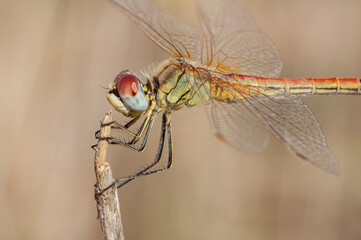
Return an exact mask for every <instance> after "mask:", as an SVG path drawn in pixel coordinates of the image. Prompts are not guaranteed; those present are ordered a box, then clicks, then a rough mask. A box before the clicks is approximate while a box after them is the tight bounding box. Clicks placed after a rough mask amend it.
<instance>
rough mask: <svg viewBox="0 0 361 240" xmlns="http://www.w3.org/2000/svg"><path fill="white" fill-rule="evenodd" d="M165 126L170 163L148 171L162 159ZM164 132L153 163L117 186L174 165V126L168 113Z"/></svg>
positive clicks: (164, 117)
mask: <svg viewBox="0 0 361 240" xmlns="http://www.w3.org/2000/svg"><path fill="white" fill-rule="evenodd" d="M165 128H167V135H168V164H167V166H166V167H164V168H160V169H156V170H153V171H149V172H147V171H148V170H149V169H151V168H152V167H154V166H155V165H156V164H157V163H159V161H160V158H161V156H162V151H163V146H164V136H165ZM162 134H163V139H161V141H162V142H161V141H159V147H158V152H157V155H156V158H155V160H154V161H153V163H151V164H150V165H148V166H147V167H146V168H144V169H143V170H142V171H140V172H138V173H137V174H135V175H133V176H130V177H125V178H123V180H126V181H125V182H123V183H121V184H120V185H119V186H118V187H117V188H120V187H122V186H124V185H125V184H127V183H129V182H130V181H132V180H134V179H135V178H137V177H141V176H146V175H150V174H153V173H158V172H162V171H164V170H168V169H169V168H171V167H172V165H173V143H172V127H171V122H170V116H169V114H167V113H164V114H163V122H162Z"/></svg>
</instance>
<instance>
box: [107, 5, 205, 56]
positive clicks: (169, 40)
mask: <svg viewBox="0 0 361 240" xmlns="http://www.w3.org/2000/svg"><path fill="white" fill-rule="evenodd" d="M111 2H112V3H114V4H115V5H116V6H117V7H118V8H119V9H120V10H121V11H122V12H124V13H125V14H126V15H127V16H128V17H130V18H131V19H132V20H133V22H135V23H136V24H137V25H138V27H139V28H140V29H141V30H143V32H145V34H146V35H147V36H148V37H149V38H150V39H151V40H153V42H154V43H155V44H157V45H158V46H159V47H161V48H162V49H163V50H165V51H166V52H167V53H168V54H169V55H171V56H172V57H182V58H185V59H191V60H198V59H199V58H200V43H199V38H198V34H197V31H196V30H195V29H194V28H193V27H192V26H190V25H188V24H186V23H185V22H183V21H181V20H179V19H177V18H176V17H174V16H172V15H170V14H168V13H167V12H165V11H163V10H160V9H158V8H156V7H154V6H152V5H150V4H148V3H146V2H145V1H143V0H111Z"/></svg>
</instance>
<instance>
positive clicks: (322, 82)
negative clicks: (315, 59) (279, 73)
mask: <svg viewBox="0 0 361 240" xmlns="http://www.w3.org/2000/svg"><path fill="white" fill-rule="evenodd" d="M284 80H285V86H286V89H288V92H290V93H295V94H297V93H299V94H317V95H322V94H327V95H329V94H350V95H352V94H361V80H360V79H358V78H305V79H284Z"/></svg>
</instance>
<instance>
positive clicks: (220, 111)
mask: <svg viewBox="0 0 361 240" xmlns="http://www.w3.org/2000/svg"><path fill="white" fill-rule="evenodd" d="M206 108H207V111H208V115H209V117H210V119H211V121H212V125H213V129H214V133H215V135H216V136H217V137H218V139H220V140H221V141H223V142H225V143H228V144H229V145H231V146H232V147H234V148H237V149H239V150H242V151H244V152H248V153H259V152H261V151H262V150H264V149H265V148H266V147H267V145H268V140H269V131H268V129H267V128H266V126H265V125H264V124H263V123H262V122H261V121H260V120H259V119H258V118H257V117H256V116H255V115H254V114H252V113H251V112H250V111H249V110H248V108H247V107H246V103H244V102H238V103H232V104H227V103H223V102H217V101H214V102H213V103H212V104H207V106H206Z"/></svg>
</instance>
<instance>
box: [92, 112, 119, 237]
mask: <svg viewBox="0 0 361 240" xmlns="http://www.w3.org/2000/svg"><path fill="white" fill-rule="evenodd" d="M111 122H112V112H111V111H109V112H108V113H107V114H106V115H105V117H104V119H103V120H102V122H101V126H100V131H99V136H100V138H99V141H98V144H97V145H96V147H95V158H94V169H95V176H96V180H97V182H96V184H95V200H96V203H97V210H98V218H99V221H100V224H101V228H102V231H103V239H106V240H110V239H112V240H113V239H114V240H115V239H117V240H124V234H123V226H122V220H121V215H120V210H119V200H118V194H117V189H116V187H114V188H112V189H109V190H108V191H106V192H103V193H102V194H99V189H104V188H105V187H107V186H109V185H110V184H111V183H112V182H113V177H112V171H111V168H110V165H109V164H108V163H107V162H106V161H105V160H106V156H107V151H108V145H109V143H108V141H107V138H108V137H109V136H110V129H111V124H110V123H111Z"/></svg>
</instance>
